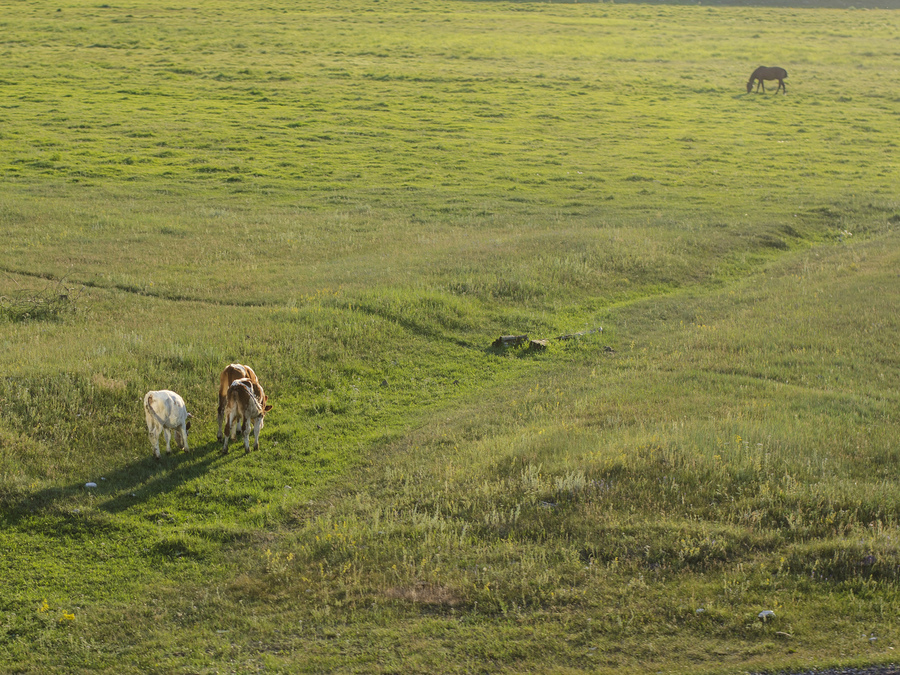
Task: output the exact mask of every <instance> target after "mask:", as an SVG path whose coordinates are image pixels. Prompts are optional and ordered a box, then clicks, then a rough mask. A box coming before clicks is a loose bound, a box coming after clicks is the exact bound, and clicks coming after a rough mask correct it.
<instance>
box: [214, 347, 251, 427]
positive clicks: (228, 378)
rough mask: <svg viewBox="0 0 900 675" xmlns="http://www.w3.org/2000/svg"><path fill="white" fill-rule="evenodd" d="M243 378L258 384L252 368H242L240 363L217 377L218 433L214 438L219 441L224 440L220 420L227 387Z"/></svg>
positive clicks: (222, 414)
mask: <svg viewBox="0 0 900 675" xmlns="http://www.w3.org/2000/svg"><path fill="white" fill-rule="evenodd" d="M244 378H247V379H248V380H250V381H251V382H253V383H254V384H259V380H258V379H256V373H254V372H253V368H251V367H250V366H242V365H241V364H240V363H232V364H231V365H230V366H228V367H227V368H225V370H223V371H222V374H221V375H219V420H218V421H219V431H218V433H217V434H216V438H217V439H218V440H220V441H221V440H222V438H224V436H222V420H223V419H224V418H225V397H226V396H227V395H228V387H230V386H231V383H232V382H234V381H235V380H241V379H244Z"/></svg>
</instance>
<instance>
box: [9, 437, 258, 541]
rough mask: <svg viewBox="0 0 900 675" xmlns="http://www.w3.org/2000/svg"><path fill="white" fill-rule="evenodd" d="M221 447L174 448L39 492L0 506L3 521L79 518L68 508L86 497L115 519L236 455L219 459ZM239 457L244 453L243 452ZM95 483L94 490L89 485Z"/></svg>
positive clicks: (214, 443) (209, 444) (216, 444)
mask: <svg viewBox="0 0 900 675" xmlns="http://www.w3.org/2000/svg"><path fill="white" fill-rule="evenodd" d="M221 449H222V445H221V443H220V442H218V441H216V440H211V441H209V442H206V443H203V444H198V445H192V446H191V451H190V452H189V453H187V452H184V451H182V450H180V449H175V448H173V451H172V454H171V455H165V454H163V455H162V458H161V459H160V460H156V459H155V458H154V457H153V456H152V455H151V454H150V453H148V454H147V456H146V457H145V458H143V459H138V460H135V461H133V462H130V463H128V464H126V465H124V466H122V467H121V468H119V469H116V470H114V471H111V472H109V473H104V474H103V475H101V476H97V477H95V478H89V479H86V480H87V482H81V481H79V482H74V483H69V484H67V485H61V486H54V487H50V488H45V489H43V490H37V491H35V492H31V493H28V494H25V495H23V496H20V497H18V498H13V499H11V500H9V501H6V500H4V502H5V503H3V502H0V506H2V510H3V511H4V512H5V513H4V514H3V516H4V520H5V521H6V522H7V524H9V525H14V524H16V523H18V522H19V521H21V520H23V519H27V518H29V517H33V516H35V515H46V514H52V513H54V512H56V513H59V514H62V513H67V514H70V513H78V511H77V510H74V511H73V509H71V508H69V506H70V505H71V504H72V502H73V500H75V501H77V500H78V498H79V497H81V496H84V495H86V494H87V495H90V499H91V502H92V506H93V508H96V509H98V510H99V511H104V512H106V513H110V514H115V513H121V512H123V511H127V510H128V509H130V508H133V507H135V506H136V505H139V504H141V503H142V502H147V501H150V500H153V499H154V498H156V497H158V496H160V495H164V494H166V493H169V492H172V491H173V490H176V489H177V488H178V487H180V486H181V485H184V484H185V483H189V482H191V481H193V480H195V479H197V478H200V477H202V476H204V475H205V474H207V473H208V472H209V471H210V469H212V468H213V467H215V466H216V465H219V464H222V463H225V462H228V461H230V460H231V459H234V458H235V457H237V456H238V453H236V452H232V453H230V454H228V455H222V454H221ZM240 454H241V455H242V454H243V448H241V452H240ZM89 484H93V486H89Z"/></svg>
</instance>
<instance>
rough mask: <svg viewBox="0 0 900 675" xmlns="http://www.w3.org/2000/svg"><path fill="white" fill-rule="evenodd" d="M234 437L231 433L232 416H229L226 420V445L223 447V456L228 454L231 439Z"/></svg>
mask: <svg viewBox="0 0 900 675" xmlns="http://www.w3.org/2000/svg"><path fill="white" fill-rule="evenodd" d="M232 435H233V434H232V433H231V415H228V416H227V417H226V418H225V435H224V440H225V443H224V445H222V454H223V455H227V454H228V441H229V440H230V439H231V437H232Z"/></svg>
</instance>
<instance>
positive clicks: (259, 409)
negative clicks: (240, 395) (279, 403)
mask: <svg viewBox="0 0 900 675" xmlns="http://www.w3.org/2000/svg"><path fill="white" fill-rule="evenodd" d="M241 386H242V387H243V388H244V389H246V390H247V393H248V394H250V400H251V401H253V405H255V406H256V416H257V417H262V414H263V406H262V403H261V402H260V401H259V399H257V398H256V394H254V393H253V386H252V385H248V384H247V383H246V382H241Z"/></svg>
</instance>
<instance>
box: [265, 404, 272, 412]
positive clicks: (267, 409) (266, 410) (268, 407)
mask: <svg viewBox="0 0 900 675" xmlns="http://www.w3.org/2000/svg"><path fill="white" fill-rule="evenodd" d="M271 409H272V406H270V405H267V406H266V409H265V410H264V412H269V411H270V410H271Z"/></svg>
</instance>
